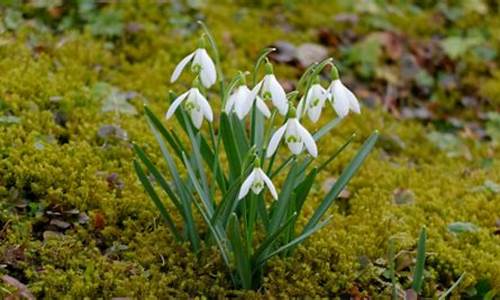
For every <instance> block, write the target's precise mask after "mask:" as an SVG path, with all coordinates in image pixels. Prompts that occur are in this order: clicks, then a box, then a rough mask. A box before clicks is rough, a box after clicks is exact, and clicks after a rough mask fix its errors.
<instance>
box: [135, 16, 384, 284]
mask: <svg viewBox="0 0 500 300" xmlns="http://www.w3.org/2000/svg"><path fill="white" fill-rule="evenodd" d="M199 23H200V25H201V28H202V30H203V31H204V33H203V35H202V37H201V40H200V47H199V49H197V50H196V51H195V52H193V53H191V54H190V55H188V56H186V57H185V58H184V59H182V61H181V62H180V63H179V64H178V65H177V67H176V68H175V70H174V73H173V75H172V81H176V80H177V79H178V77H179V75H180V73H181V72H182V70H183V69H184V68H185V66H186V65H187V64H188V63H189V62H192V65H191V70H192V71H193V73H194V81H193V85H192V87H191V88H190V89H189V90H188V91H187V92H185V93H183V94H181V95H179V96H176V95H174V94H173V93H171V94H170V96H169V101H170V102H171V103H172V104H171V105H170V106H169V108H168V110H167V113H166V119H167V122H168V123H169V125H170V126H169V127H172V129H169V128H168V127H166V126H165V125H164V124H163V121H161V120H160V119H159V118H157V117H156V115H155V114H154V113H153V112H152V110H151V109H150V108H149V107H147V106H145V116H146V120H147V122H148V124H149V126H150V128H151V131H152V133H153V135H154V137H155V138H156V141H157V143H158V145H159V149H160V151H161V155H162V156H163V163H164V164H165V167H166V168H165V170H167V171H168V173H169V174H164V173H162V172H161V171H160V170H161V169H162V168H159V167H157V165H158V164H160V162H157V161H153V160H152V159H151V158H150V156H148V155H147V154H146V152H145V151H144V150H143V149H142V148H141V147H140V146H139V145H137V144H134V151H135V153H136V156H137V159H136V160H135V161H134V168H135V171H136V173H137V176H138V178H139V180H140V182H141V183H142V185H143V186H144V189H145V190H146V192H147V194H148V195H149V197H150V198H151V200H152V201H153V203H154V204H155V206H156V207H157V208H158V212H159V214H160V216H161V217H162V218H163V220H164V221H165V223H166V225H167V226H168V228H169V229H170V232H171V233H172V236H173V238H174V239H175V240H176V241H178V242H189V244H190V245H191V248H192V250H193V252H194V253H196V254H197V255H198V256H202V255H203V253H205V252H204V249H205V247H211V246H216V247H217V249H218V251H219V253H220V257H221V259H222V262H223V263H224V264H225V265H226V267H227V270H228V276H229V277H230V278H231V280H232V282H233V284H234V285H235V287H237V288H243V289H258V288H259V287H260V286H261V282H262V278H263V276H264V275H265V271H266V265H267V262H268V261H269V259H271V258H273V257H276V256H282V257H285V256H289V255H292V254H293V250H294V249H295V247H296V246H297V245H299V244H300V243H302V242H304V241H305V240H306V239H307V238H308V237H309V236H311V235H312V234H313V233H315V232H317V231H318V230H320V229H321V228H322V227H323V226H325V225H326V224H327V223H328V221H329V219H330V218H329V217H326V218H324V215H325V214H326V213H327V212H328V208H329V207H330V206H331V205H332V203H333V202H334V200H335V199H336V198H337V197H338V195H339V193H340V192H341V191H342V190H343V189H344V187H345V186H346V185H347V183H348V182H349V180H350V179H351V178H352V177H353V176H354V174H355V173H356V171H357V170H358V169H359V167H360V166H361V164H362V163H363V161H364V160H365V158H366V157H367V156H368V154H369V153H370V151H371V150H372V148H373V147H374V145H375V143H376V141H377V138H378V132H377V131H375V132H374V133H373V134H372V135H370V136H369V137H368V138H367V140H366V141H365V142H364V143H363V145H362V146H361V148H360V149H359V151H358V153H357V154H356V155H355V156H354V157H353V158H352V160H351V162H350V163H349V164H348V165H347V166H346V168H345V169H344V170H343V171H342V172H341V174H339V177H338V180H337V181H336V182H335V184H334V185H333V186H332V188H331V189H330V190H329V191H328V193H327V194H326V195H324V196H323V198H322V199H321V200H320V201H319V204H318V206H317V207H316V208H314V210H313V211H312V215H311V216H310V217H306V216H304V215H303V214H301V212H302V208H303V207H304V203H305V202H306V201H307V199H308V195H309V193H310V192H311V191H312V190H314V188H313V187H314V182H315V179H316V176H317V175H318V174H319V173H320V172H322V171H323V170H325V169H326V167H327V166H328V165H329V164H330V163H331V162H332V161H333V160H334V158H335V157H336V156H337V155H338V154H339V153H341V152H342V151H343V150H344V149H345V148H347V147H348V146H349V144H350V143H351V142H352V141H353V140H354V135H352V136H351V137H350V138H348V139H347V140H346V141H344V142H343V145H341V146H340V147H339V148H338V149H336V150H335V151H332V152H331V153H321V156H319V157H320V158H321V159H320V158H318V155H319V153H318V147H317V145H316V144H317V143H319V142H320V139H321V138H322V137H324V136H325V135H327V134H328V133H330V132H331V130H333V129H334V128H335V127H336V126H337V125H338V124H340V121H341V119H342V117H345V116H346V115H347V113H348V110H353V111H355V112H359V105H358V103H357V100H356V98H355V97H354V96H353V95H352V94H351V92H349V91H348V90H347V88H345V87H344V86H343V85H342V84H341V83H340V81H339V78H338V72H337V71H336V68H335V66H334V65H333V63H332V59H327V60H324V61H322V62H319V63H317V64H314V65H312V66H310V67H309V68H308V69H307V70H306V71H305V73H304V75H303V76H302V77H301V78H300V80H299V81H298V82H297V90H296V91H292V92H290V93H288V94H286V93H285V91H284V89H283V87H282V86H281V85H280V83H279V82H278V80H277V79H276V77H275V75H274V73H273V66H272V65H271V63H270V61H269V60H268V58H267V55H268V54H269V53H270V52H271V51H273V49H264V50H263V51H262V52H261V54H260V55H259V56H258V57H257V61H256V63H255V66H254V68H253V72H252V73H250V72H246V73H243V72H239V73H238V74H236V75H235V76H234V77H233V78H232V79H231V80H229V81H227V82H226V80H224V78H226V77H225V76H224V74H223V73H222V71H221V66H220V63H219V52H218V49H217V46H216V44H215V41H214V39H213V37H212V35H211V34H210V32H209V30H208V29H207V27H206V26H205V25H204V24H203V23H201V22H199ZM207 42H208V45H209V46H210V47H207V48H206V49H205V46H204V45H205V44H206V43H207ZM207 50H208V51H209V52H210V53H211V55H213V57H215V62H216V63H215V65H214V63H213V62H212V60H211V59H210V57H209V55H208V52H207ZM328 68H332V69H333V70H334V72H333V73H334V74H336V75H335V76H336V77H335V76H334V83H332V88H330V89H329V90H328V92H327V91H325V89H323V88H322V87H321V80H320V78H321V77H320V74H321V73H322V72H323V71H327V69H328ZM262 73H263V74H262ZM247 75H251V76H252V78H253V84H254V86H253V87H252V88H250V87H248V86H247V84H246V80H245V76H247ZM262 75H264V77H263V79H262V80H261V81H260V82H258V83H257V80H256V78H258V76H262ZM217 78H218V80H219V82H220V88H219V89H218V90H217V91H216V92H218V97H217V96H211V103H216V105H214V107H221V108H222V110H221V111H220V112H219V113H214V112H213V111H212V108H211V106H210V104H209V102H208V101H207V91H206V88H208V87H210V86H212V85H213V84H214V83H215V81H216V80H217ZM329 93H332V95H333V98H334V101H335V103H337V104H334V107H337V106H338V107H340V108H341V109H342V110H340V112H341V113H339V117H338V118H335V119H333V120H326V121H327V122H326V124H325V125H324V126H322V127H321V128H319V129H318V130H317V131H313V132H310V131H309V130H308V129H306V128H305V127H304V126H303V125H302V124H301V122H300V121H299V120H300V115H301V114H306V113H307V115H308V116H309V118H310V119H311V121H313V122H316V121H318V120H319V118H320V115H321V110H322V108H323V106H324V103H325V101H326V100H327V99H328V97H329ZM214 94H215V93H214ZM296 99H303V100H302V101H300V104H297V103H295V102H296ZM353 101H355V103H354V102H353ZM266 102H271V103H272V106H271V105H269V106H268V105H266ZM297 105H298V106H299V108H298V109H299V112H300V113H299V114H297V111H296V107H297ZM338 112H339V111H338ZM204 119H207V120H208V121H209V122H208V130H203V129H202V123H203V120H204ZM173 120H176V121H177V125H174V123H173ZM181 133H183V135H184V137H182V135H181ZM282 141H284V142H285V143H286V144H287V146H288V148H289V149H290V151H291V155H290V153H287V152H286V151H282V152H280V151H278V147H279V145H280V143H281V142H282ZM304 149H305V150H306V151H304ZM304 152H307V154H303V153H304ZM272 180H273V181H274V182H281V184H280V186H279V187H278V186H277V187H275V185H274V184H273V182H272ZM156 186H157V187H158V188H156ZM277 188H278V189H277ZM266 189H267V190H269V193H266V192H264V191H265V190H266ZM160 191H162V192H163V193H164V194H160V193H159V192H160ZM162 197H167V198H168V199H169V200H170V202H171V203H170V204H171V205H166V204H165V201H164V199H163V198H162ZM199 217H201V219H202V220H203V222H204V223H205V224H204V225H205V226H200V225H199V224H197V222H196V221H195V220H198V219H199ZM299 218H301V220H300V222H297V221H298V220H299ZM304 221H305V222H304ZM299 224H305V225H303V226H302V225H299ZM202 228H206V229H202Z"/></svg>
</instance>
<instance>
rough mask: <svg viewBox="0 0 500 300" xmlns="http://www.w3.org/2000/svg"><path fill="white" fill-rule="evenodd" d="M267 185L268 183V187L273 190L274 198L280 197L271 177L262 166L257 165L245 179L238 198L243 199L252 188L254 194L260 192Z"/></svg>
mask: <svg viewBox="0 0 500 300" xmlns="http://www.w3.org/2000/svg"><path fill="white" fill-rule="evenodd" d="M265 185H267V188H268V189H269V191H270V192H271V195H272V196H273V198H274V199H278V193H276V189H275V188H274V185H273V183H272V182H271V179H269V177H267V175H266V173H264V171H262V169H261V168H259V167H255V168H254V169H253V171H252V173H250V175H248V177H247V179H245V181H244V182H243V184H242V185H241V188H240V192H239V194H238V200H241V199H243V198H244V197H245V196H246V195H247V194H248V192H249V191H250V189H252V192H254V194H256V195H258V194H260V192H261V191H262V190H263V189H264V186H265Z"/></svg>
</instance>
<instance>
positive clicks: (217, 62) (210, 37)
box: [198, 20, 224, 90]
mask: <svg viewBox="0 0 500 300" xmlns="http://www.w3.org/2000/svg"><path fill="white" fill-rule="evenodd" d="M198 24H200V26H201V28H202V29H203V32H205V34H206V35H207V38H208V42H209V43H210V47H211V48H212V51H213V53H214V58H215V67H216V68H217V75H218V77H219V81H220V82H221V90H224V84H223V82H224V73H222V69H221V67H220V55H219V49H218V48H217V43H215V39H214V36H213V35H212V33H211V32H210V30H209V29H208V27H207V25H205V23H203V21H201V20H198Z"/></svg>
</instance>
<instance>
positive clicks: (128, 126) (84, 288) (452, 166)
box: [0, 1, 500, 299]
mask: <svg viewBox="0 0 500 300" xmlns="http://www.w3.org/2000/svg"><path fill="white" fill-rule="evenodd" d="M143 2H147V1H143ZM316 5H317V9H315V10H310V11H309V10H307V9H305V7H306V4H302V3H301V2H297V3H295V4H294V5H293V6H292V9H293V10H292V11H293V12H296V13H299V15H300V18H293V17H292V15H291V14H288V13H286V14H285V17H286V18H287V19H286V20H288V21H290V22H291V23H292V25H293V26H295V28H296V29H297V30H296V31H294V32H293V33H290V32H288V31H287V30H286V28H284V27H280V26H277V27H276V26H275V25H276V24H275V22H274V18H273V17H274V14H276V13H277V12H278V11H279V9H278V8H279V7H278V8H273V5H270V6H269V7H268V9H267V10H262V9H259V8H256V7H253V6H249V7H246V8H244V7H240V6H236V5H231V4H227V3H225V4H215V3H214V4H213V5H210V6H206V7H205V8H204V9H203V10H202V12H203V14H204V15H205V16H206V18H207V20H208V24H209V25H210V27H211V28H212V29H213V31H214V33H215V36H216V38H217V40H218V41H221V42H220V43H221V44H223V45H224V50H223V52H222V58H223V60H224V66H223V68H224V71H225V72H226V74H235V72H236V70H237V69H239V68H245V69H250V68H251V67H252V65H251V62H250V61H249V60H248V58H249V57H254V56H255V55H256V53H257V52H258V51H259V50H260V49H261V48H263V47H265V46H267V45H269V44H271V43H272V42H274V41H276V40H278V39H286V40H289V41H292V42H297V43H299V42H302V41H311V40H314V39H315V33H314V32H311V31H310V30H308V28H310V27H311V26H320V25H322V24H330V23H327V22H330V20H331V16H332V15H333V14H334V13H336V12H340V8H338V7H331V6H330V5H329V4H328V3H327V4H324V3H323V1H320V2H317V3H316ZM145 6H147V5H145ZM117 9H120V10H122V14H123V17H124V19H125V20H135V21H137V22H140V23H141V24H142V26H143V28H142V29H141V31H140V34H135V35H133V34H131V36H124V37H123V39H122V40H120V39H118V40H116V41H114V43H112V44H109V41H106V40H103V39H100V38H95V37H92V36H91V35H90V33H86V32H83V33H78V32H68V33H63V34H62V35H50V34H47V33H43V32H42V33H40V32H36V31H35V30H34V29H30V28H23V29H22V30H20V31H19V32H16V33H5V34H4V35H3V36H2V41H1V44H2V46H0V73H1V74H2V76H0V97H1V100H2V103H5V104H2V105H1V106H0V107H1V109H0V115H4V114H8V115H14V116H17V117H19V118H20V123H19V124H9V125H4V124H0V274H9V275H11V276H13V277H16V278H18V279H19V280H20V281H22V282H23V283H26V284H27V286H28V288H29V289H30V290H31V291H32V292H33V293H34V294H35V295H36V296H37V297H39V298H68V299H71V298H84V297H88V298H99V297H100V298H111V297H124V296H128V297H134V298H140V299H154V298H157V297H160V298H164V297H167V296H171V297H180V298H185V297H195V296H206V297H217V296H219V297H220V296H224V295H226V296H241V297H246V298H267V297H287V296H296V297H304V296H311V297H339V296H341V295H345V294H349V293H350V292H351V291H354V290H359V291H360V292H361V293H363V294H365V295H370V296H373V297H380V298H385V297H387V296H388V295H389V294H390V286H388V285H383V284H380V282H381V281H382V282H385V283H387V282H388V280H387V279H386V278H384V276H383V274H382V273H383V270H384V269H385V268H386V267H387V260H386V256H387V244H388V240H389V239H390V238H395V239H396V246H397V250H398V251H400V252H401V253H405V252H406V251H409V252H414V251H415V247H416V245H415V244H416V240H417V236H418V232H419V230H420V227H421V226H424V225H425V226H426V227H427V229H428V235H429V242H428V249H429V251H428V253H429V254H428V260H427V266H426V274H427V276H426V281H425V286H424V293H425V296H429V297H432V296H435V295H437V293H438V292H439V291H440V290H441V291H442V289H443V288H445V287H447V286H450V285H451V284H452V282H453V281H454V280H456V279H457V278H458V276H459V275H460V274H461V273H462V272H464V271H466V272H467V275H466V278H465V281H464V282H463V283H462V284H461V285H460V286H459V288H458V290H457V292H462V291H464V290H465V289H466V288H470V287H472V286H474V285H475V284H476V283H477V282H478V281H479V280H481V279H486V280H487V281H488V282H489V283H490V284H491V286H493V287H500V273H499V270H500V246H499V245H500V237H499V236H498V234H495V231H496V230H497V227H496V226H497V225H496V222H497V220H498V218H499V216H500V203H499V201H500V199H499V198H498V194H494V193H492V192H491V191H488V190H482V189H478V188H477V187H480V186H482V185H483V184H484V182H485V181H486V180H490V181H493V182H500V174H499V173H498V172H495V170H498V169H500V163H499V162H498V158H499V157H498V154H497V153H498V149H497V148H494V146H493V145H491V144H487V143H477V142H475V141H473V140H469V139H468V138H461V141H462V142H463V144H464V145H465V147H466V148H467V149H468V152H469V153H470V155H469V156H468V158H467V157H462V156H460V157H456V158H451V157H448V156H447V155H446V153H444V152H441V151H440V150H439V148H437V147H436V146H435V145H433V144H432V143H431V142H430V141H429V139H428V138H427V132H428V130H429V128H425V127H424V126H422V125H420V124H418V123H415V122H407V121H404V122H403V121H397V120H394V119H393V117H392V116H390V115H388V114H386V113H383V112H381V111H378V110H377V109H374V110H370V109H368V108H364V109H363V114H362V115H360V116H354V115H353V116H349V118H348V119H347V120H346V121H345V122H343V124H342V125H341V126H339V127H338V129H336V130H334V132H333V133H332V135H331V136H330V139H329V140H328V142H327V143H322V144H321V146H320V147H322V151H321V152H322V153H325V154H326V153H331V152H333V151H334V150H335V149H336V148H337V147H339V146H340V145H341V144H342V143H343V142H344V141H345V139H346V138H348V137H349V136H350V135H351V133H352V132H357V134H358V137H357V138H356V142H354V143H353V144H352V145H351V146H349V148H348V150H347V151H345V153H343V154H342V155H341V156H340V157H339V158H338V159H337V160H336V162H335V163H334V164H332V165H331V167H330V169H329V170H328V171H327V172H325V173H323V174H321V175H320V176H319V179H318V182H317V183H316V184H315V186H314V188H313V192H312V197H311V198H310V199H308V202H307V205H306V207H305V208H304V212H305V217H307V216H308V215H310V214H311V213H312V212H313V209H314V207H315V206H316V205H317V204H318V200H319V198H320V197H321V196H322V195H323V191H322V183H323V182H324V181H325V180H327V179H330V178H331V177H336V176H338V175H339V173H340V171H341V170H342V168H343V167H344V166H345V165H346V164H347V163H348V161H349V159H350V158H351V157H352V156H353V155H354V153H355V151H356V150H357V149H358V148H359V146H360V145H361V143H362V141H363V140H364V139H365V138H366V137H367V136H368V135H369V134H370V133H371V132H372V130H373V129H379V130H380V131H381V133H382V135H384V137H385V139H382V142H381V143H379V144H378V145H377V149H376V151H375V152H374V153H373V154H372V155H371V156H370V158H369V159H368V160H367V162H366V164H365V165H364V166H363V167H362V169H361V170H360V172H359V175H358V176H356V177H355V178H354V179H353V180H352V182H351V183H350V184H349V186H348V189H349V191H350V193H351V196H350V198H349V199H348V200H342V201H344V202H341V201H339V203H338V205H336V206H334V207H333V208H332V209H331V211H330V213H331V214H333V219H332V223H331V224H330V225H329V226H327V227H326V228H324V229H323V230H322V231H320V232H319V233H318V234H316V235H315V236H313V237H312V238H310V240H309V241H307V242H306V243H305V244H303V245H302V246H301V247H299V248H298V249H297V251H296V252H295V254H294V256H293V257H291V258H288V259H279V258H276V259H274V260H273V261H272V262H271V264H270V266H269V270H268V274H267V275H266V277H265V279H264V287H263V288H262V289H261V290H259V291H256V292H241V291H234V290H232V287H231V283H230V280H229V278H228V275H227V273H226V272H225V269H224V266H223V263H222V262H221V260H220V257H219V256H218V255H217V251H215V249H206V248H205V249H203V253H202V254H201V255H200V257H201V258H197V257H195V256H194V255H193V254H192V253H190V252H189V246H188V245H178V244H176V243H175V242H174V239H173V237H172V236H171V234H170V233H169V232H168V230H167V228H166V226H165V225H164V224H163V223H162V222H161V219H160V217H159V214H158V212H157V211H156V210H155V209H154V207H153V205H152V204H151V203H150V200H149V199H148V198H147V196H146V195H145V193H144V191H143V189H142V187H141V186H140V183H139V182H138V180H137V178H136V177H135V174H134V173H133V171H132V166H131V161H132V159H133V157H134V156H133V152H132V150H131V148H130V141H132V140H133V141H137V142H138V143H140V144H141V145H144V146H145V148H146V149H147V151H148V153H151V155H152V158H153V159H154V160H155V161H161V160H160V157H161V156H160V154H159V151H158V149H157V146H156V143H155V142H154V138H153V136H152V135H151V134H150V133H149V131H148V128H147V124H145V122H144V119H143V117H142V116H141V114H138V115H115V114H113V113H105V112H102V110H101V108H102V104H103V99H102V98H100V97H99V96H98V95H97V94H96V93H95V86H96V85H97V84H98V83H102V82H105V83H108V84H110V85H113V86H115V87H117V88H118V89H120V90H121V91H135V92H136V93H138V95H136V96H134V97H133V98H132V99H131V100H130V103H131V104H132V105H134V106H135V108H136V109H137V110H138V111H141V107H142V104H143V103H144V102H146V103H148V104H149V105H150V107H151V108H152V109H153V110H154V111H155V113H157V114H158V115H162V114H163V113H164V112H165V110H166V108H167V106H168V103H167V100H166V95H167V93H168V91H169V90H170V89H172V90H175V91H179V90H182V89H184V88H185V86H184V85H183V83H179V84H176V85H170V84H168V82H169V77H170V73H171V71H172V69H173V67H174V64H175V62H177V61H178V60H179V59H180V58H181V57H183V55H185V54H186V53H187V52H189V51H190V50H191V48H190V47H191V46H193V45H194V44H192V43H191V42H190V40H196V39H193V36H194V35H192V34H191V33H188V34H187V36H183V35H181V34H179V33H178V31H176V30H174V29H176V28H174V26H173V25H171V24H170V23H169V19H168V18H166V17H165V16H164V14H168V13H170V10H169V9H168V7H164V6H159V7H155V6H153V5H151V6H147V8H146V9H144V10H142V9H141V10H138V9H137V7H134V6H129V5H125V4H121V5H118V8H117ZM190 18H194V17H190ZM428 19H429V15H427V14H423V15H420V16H419V17H418V18H417V23H418V24H421V23H426V22H427V21H428ZM235 22H237V26H227V24H233V23H235ZM393 22H395V23H396V24H398V22H400V23H399V24H404V22H408V21H405V20H402V19H398V18H396V20H393ZM426 24H427V23H426ZM467 24H468V23H467V22H466V21H463V25H461V26H466V25H467ZM328 26H330V25H328ZM332 26H333V25H332ZM417 27H418V28H417ZM424 27H425V26H424ZM177 29H178V28H177ZM362 31H363V30H360V32H362ZM423 31H425V34H429V32H435V31H439V29H438V28H433V26H431V28H428V29H426V28H423V26H416V25H415V27H413V29H412V30H411V32H412V34H415V35H419V34H424V32H423ZM176 32H177V33H176ZM249 33H253V34H249ZM32 35H36V36H37V37H38V40H39V41H43V44H44V45H45V46H44V47H43V48H41V49H39V50H34V48H33V47H29V46H27V45H26V41H27V40H29V38H30V36H32ZM275 71H276V73H277V75H278V78H285V76H293V75H295V74H296V73H297V70H295V69H293V68H291V67H288V66H282V65H279V66H277V68H276V70H275ZM346 72H350V71H349V70H346ZM491 80H493V79H491ZM494 88H495V86H494V84H493V83H492V82H488V83H486V85H485V87H483V88H482V93H484V96H485V97H488V98H492V99H493V98H495V95H496V94H495V91H494ZM211 98H212V99H214V100H213V101H217V100H215V95H213V96H212V97H211ZM326 111H327V112H326V113H325V116H324V117H323V120H322V122H323V123H324V122H326V121H327V120H328V119H329V118H331V117H333V113H332V112H331V109H330V108H327V109H326ZM58 114H62V115H63V116H64V119H65V122H60V121H58V122H56V119H55V116H57V115H58ZM108 124H115V125H117V126H120V127H121V128H123V130H125V131H126V132H127V133H128V137H129V138H128V140H121V139H106V138H102V137H99V136H98V132H99V129H100V128H101V127H102V126H104V125H108ZM167 124H168V126H175V125H171V124H169V123H167ZM307 126H308V128H312V129H314V128H319V126H320V124H307ZM391 141H392V142H391ZM398 141H403V142H404V143H403V144H402V145H401V143H399V142H398ZM491 158H493V162H492V166H490V167H489V168H484V167H481V161H483V160H484V159H491ZM322 159H324V158H323V157H320V158H319V159H318V162H321V161H322ZM160 167H161V168H162V169H163V170H166V166H164V165H160ZM111 174H116V175H115V176H114V177H113V176H111V177H110V175H111ZM113 178H114V179H113ZM279 180H282V179H278V181H279ZM398 188H404V189H409V190H411V191H412V193H413V195H414V199H413V203H411V204H406V205H397V204H394V201H393V193H394V191H395V190H396V189H398ZM75 209H76V210H78V212H79V213H84V214H85V215H87V216H88V220H86V218H84V216H81V217H82V218H79V217H77V216H75V215H68V214H65V213H64V212H66V211H71V210H75ZM49 212H56V213H62V216H59V215H57V214H56V215H54V214H49ZM176 217H178V216H176ZM54 219H55V220H59V219H62V220H63V221H65V222H67V223H69V224H70V226H69V228H67V229H62V228H58V227H57V226H56V227H54V225H50V222H51V221H52V220H54ZM303 221H304V219H302V220H299V222H303ZM457 221H463V222H471V223H473V224H475V225H476V226H477V227H478V231H477V232H475V233H465V234H459V235H457V234H453V233H451V232H449V231H448V224H450V223H452V222H457ZM199 224H201V222H199ZM54 232H56V233H54ZM19 249H21V250H19ZM410 266H413V265H412V264H411V263H410ZM410 269H411V267H410ZM409 271H411V270H408V268H406V269H404V270H403V271H401V274H402V275H401V276H400V277H399V280H401V283H402V284H403V286H404V287H409V286H410V284H411V283H410V282H408V280H407V279H405V276H404V274H406V273H408V272H409ZM405 272H406V273H405ZM2 288H5V289H7V290H12V287H10V286H7V285H6V284H4V283H0V295H1V296H4V295H5V292H4V291H3V290H2ZM438 289H439V290H438ZM2 293H3V294H2Z"/></svg>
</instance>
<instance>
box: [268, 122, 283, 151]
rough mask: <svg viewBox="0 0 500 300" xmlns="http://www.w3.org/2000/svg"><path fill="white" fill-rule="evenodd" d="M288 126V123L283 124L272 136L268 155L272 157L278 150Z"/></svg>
mask: <svg viewBox="0 0 500 300" xmlns="http://www.w3.org/2000/svg"><path fill="white" fill-rule="evenodd" d="M286 128H287V125H286V124H285V125H283V126H281V127H280V128H279V129H278V130H276V132H275V133H274V134H273V136H272V137H271V141H270V142H269V145H268V146H267V151H266V156H267V157H270V156H271V155H273V154H274V152H276V149H277V148H278V145H279V144H280V141H281V138H282V137H283V134H285V130H286Z"/></svg>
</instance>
